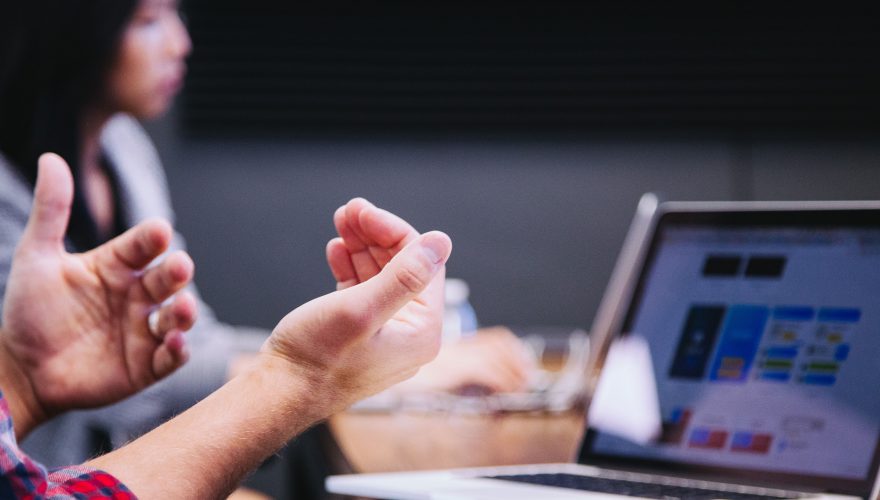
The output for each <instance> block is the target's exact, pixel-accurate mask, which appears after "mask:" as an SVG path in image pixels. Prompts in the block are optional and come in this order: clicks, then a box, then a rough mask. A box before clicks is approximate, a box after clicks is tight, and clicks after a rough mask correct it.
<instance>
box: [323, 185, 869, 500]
mask: <svg viewBox="0 0 880 500" xmlns="http://www.w3.org/2000/svg"><path fill="white" fill-rule="evenodd" d="M630 333H637V334H638V335H640V336H642V337H644V338H645V339H646V340H647V342H648V345H649V346H650V349H651V357H652V362H653V365H654V371H655V378H656V382H657V394H658V399H659V402H660V407H661V412H662V414H663V430H662V433H661V435H660V437H659V439H658V440H656V441H655V442H653V443H649V444H637V443H633V442H629V441H627V440H626V439H623V438H620V437H617V436H615V435H612V434H609V433H605V432H602V431H597V430H595V429H588V430H587V432H585V436H584V439H583V442H582V443H581V450H580V453H579V456H578V463H576V464H542V465H523V466H511V467H496V468H471V469H453V470H442V471H419V472H404V473H388V474H353V475H346V476H332V477H330V478H328V480H327V483H326V486H327V490H328V491H330V492H333V493H341V494H349V495H357V496H367V497H375V498H393V499H465V498H468V499H505V500H515V499H520V498H522V499H525V498H540V499H556V498H559V499H567V498H599V499H601V498H608V499H623V498H694V499H697V498H706V499H712V498H718V499H720V498H729V499H758V498H811V499H819V498H823V499H832V498H834V499H837V498H870V499H877V498H880V482H878V473H880V391H878V390H876V387H877V383H878V382H880V202H677V203H676V202H667V203H662V204H661V203H658V200H657V199H656V197H654V196H653V195H650V194H649V195H645V196H644V197H643V198H642V200H641V201H640V203H639V206H638V210H637V213H636V217H635V218H634V220H633V223H632V226H631V227H630V230H629V233H628V235H627V238H626V240H625V242H624V248H623V250H622V252H621V254H620V256H619V258H618V261H617V264H616V266H615V269H614V272H613V274H612V277H611V281H610V282H609V285H608V288H607V290H606V293H605V296H604V297H603V300H602V302H601V304H600V307H599V311H598V312H597V315H596V318H595V321H594V323H593V328H592V342H591V344H592V346H593V348H592V350H591V356H590V357H591V359H590V363H589V365H588V366H587V367H586V368H585V374H584V377H585V380H586V381H587V385H588V386H589V387H591V388H595V386H596V384H597V381H598V379H599V374H600V373H601V370H602V367H603V364H604V362H605V359H606V354H607V352H608V349H609V346H610V345H611V342H612V340H613V339H615V338H618V337H621V336H623V335H627V334H630ZM594 483H599V485H598V486H597V485H596V484H594ZM548 484H551V485H548ZM605 485H607V488H606V486H605ZM578 488H589V490H587V489H578ZM615 488H617V490H615ZM620 488H623V489H624V490H626V489H628V490H629V491H628V492H625V493H620V491H621V490H620ZM608 491H617V493H614V492H608ZM640 492H641V493H640Z"/></svg>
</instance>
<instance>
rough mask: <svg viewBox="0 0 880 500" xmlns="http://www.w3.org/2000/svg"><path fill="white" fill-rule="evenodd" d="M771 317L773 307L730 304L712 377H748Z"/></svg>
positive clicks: (722, 378)
mask: <svg viewBox="0 0 880 500" xmlns="http://www.w3.org/2000/svg"><path fill="white" fill-rule="evenodd" d="M769 316H770V310H769V308H768V307H766V306H753V305H735V306H731V308H730V312H729V314H728V315H727V322H726V324H725V325H724V331H723V332H722V334H721V341H720V343H719V347H718V353H717V354H716V355H715V361H714V362H713V363H712V370H711V372H710V376H709V379H710V380H720V381H732V382H737V381H744V380H745V379H746V377H747V375H748V373H749V368H751V366H752V363H753V362H754V360H755V354H757V352H758V345H759V344H760V343H761V337H762V336H763V335H764V327H765V326H766V325H767V319H768V318H769Z"/></svg>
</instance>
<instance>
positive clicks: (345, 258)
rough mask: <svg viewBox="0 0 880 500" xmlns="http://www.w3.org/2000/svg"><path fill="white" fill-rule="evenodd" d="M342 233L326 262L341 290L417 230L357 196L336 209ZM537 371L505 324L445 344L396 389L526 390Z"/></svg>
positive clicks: (381, 263) (383, 260)
mask: <svg viewBox="0 0 880 500" xmlns="http://www.w3.org/2000/svg"><path fill="white" fill-rule="evenodd" d="M333 222H334V225H335V226H336V230H337V232H338V233H339V237H338V238H335V239H333V240H330V243H328V244H327V263H328V264H329V265H330V270H331V271H332V272H333V276H334V278H336V282H337V285H336V286H337V288H338V289H345V288H347V287H350V286H353V285H355V284H357V283H361V282H363V281H365V280H368V279H370V278H372V277H373V276H375V275H376V274H377V273H378V272H379V270H380V269H382V267H383V266H385V265H386V264H387V263H388V261H390V260H391V258H392V257H393V256H394V255H396V254H397V253H398V252H400V250H401V249H402V248H403V247H405V246H406V245H407V244H408V243H409V242H411V241H412V240H413V239H414V238H416V237H418V232H417V231H416V230H415V229H413V227H412V226H410V225H409V224H408V223H407V222H406V221H404V220H403V219H401V218H399V217H397V216H396V215H394V214H391V213H389V212H387V211H385V210H382V209H380V208H377V207H375V206H374V205H372V204H371V203H370V202H368V201H367V200H364V199H363V198H355V199H353V200H351V201H349V202H348V203H347V204H345V205H344V206H342V207H340V208H339V209H338V210H336V213H335V214H334V216H333ZM534 369H535V366H534V363H533V362H532V361H530V359H529V358H528V356H526V354H525V351H524V350H523V347H522V344H521V343H520V341H519V339H518V338H517V337H516V336H515V335H514V334H513V333H512V332H511V331H510V330H508V329H506V328H501V327H498V328H493V329H487V330H483V331H481V332H480V333H479V334H478V335H476V336H475V337H471V338H467V339H462V340H461V341H460V342H455V343H452V344H448V345H444V346H443V347H442V348H441V349H440V353H439V354H438V355H437V358H436V359H434V360H433V361H431V362H430V363H428V364H426V365H425V366H424V367H422V369H421V370H420V371H419V373H418V375H416V376H415V377H413V378H412V379H410V380H407V381H406V382H403V383H402V384H400V386H399V387H395V389H394V390H395V391H397V392H424V391H456V390H459V389H462V388H466V387H468V386H477V387H481V388H485V389H486V390H487V391H488V392H513V391H517V390H522V389H523V388H524V387H525V386H526V384H527V383H528V376H529V374H530V373H531V372H533V370H534Z"/></svg>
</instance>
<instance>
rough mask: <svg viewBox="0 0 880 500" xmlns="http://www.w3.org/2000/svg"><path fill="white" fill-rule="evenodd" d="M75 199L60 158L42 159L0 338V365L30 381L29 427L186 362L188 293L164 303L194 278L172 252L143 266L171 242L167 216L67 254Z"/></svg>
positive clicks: (108, 399)
mask: <svg viewBox="0 0 880 500" xmlns="http://www.w3.org/2000/svg"><path fill="white" fill-rule="evenodd" d="M72 199H73V179H72V177H71V175H70V170H69V168H68V167H67V165H66V163H65V162H64V160H62V159H61V158H60V157H58V156H56V155H53V154H45V155H43V156H41V157H40V160H39V174H38V178H37V183H36V188H35V190H34V204H33V209H32V212H31V215H30V219H29V220H28V225H27V227H26V229H25V232H24V235H23V236H22V239H21V241H20V242H19V245H18V247H17V249H16V252H15V256H14V259H13V263H12V269H11V271H10V277H9V284H8V287H7V293H6V297H5V302H4V308H3V332H2V335H0V347H2V348H0V356H3V357H4V358H5V359H2V360H0V363H2V364H4V365H6V366H7V368H9V367H10V366H12V367H13V368H15V369H16V370H17V371H18V372H19V373H20V374H22V375H23V377H24V378H25V379H26V381H27V382H28V384H27V385H28V386H29V388H30V393H31V394H24V395H21V397H23V398H24V403H25V404H26V405H27V406H29V407H30V408H29V411H30V413H32V416H33V417H34V418H33V420H34V422H32V423H34V424H36V423H37V421H39V420H40V419H41V418H47V417H48V416H51V415H53V414H56V413H58V412H61V411H64V410H67V409H71V408H84V407H94V406H99V405H105V404H108V403H112V402H115V401H118V400H120V399H122V398H124V397H126V396H129V395H131V394H133V393H135V392H137V391H139V390H141V389H143V388H145V387H147V386H148V385H150V384H152V383H154V382H156V381H157V380H159V379H161V378H162V377H164V376H166V375H168V374H169V373H171V372H173V371H174V370H175V369H177V368H178V367H180V366H181V365H182V364H183V363H184V362H185V361H186V359H187V355H188V354H187V350H186V346H185V342H184V338H183V331H185V330H187V329H189V328H190V327H191V326H192V324H193V321H194V320H195V316H196V304H195V299H194V298H193V296H192V295H191V294H189V293H187V292H182V293H179V294H177V296H175V297H174V298H173V299H172V300H171V301H169V302H168V303H166V304H165V305H162V304H163V303H164V302H165V301H166V299H169V297H172V296H173V295H174V294H175V293H177V292H178V291H180V290H181V289H182V288H183V287H184V286H185V285H186V284H187V283H188V282H189V281H190V280H191V279H192V275H193V263H192V260H191V259H190V258H189V256H188V255H187V254H185V253H183V252H175V253H173V254H171V255H169V256H168V257H167V258H165V259H164V261H162V262H161V263H160V264H159V265H157V266H155V267H151V268H149V269H146V270H144V269H145V267H146V266H147V265H148V264H150V262H152V261H153V259H155V258H156V257H158V256H159V255H160V254H162V252H164V251H165V250H166V249H167V248H168V244H169V242H170V240H171V228H170V226H169V225H168V223H167V222H164V221H158V220H154V221H149V222H144V223H141V224H139V225H137V226H136V227H134V228H132V229H130V230H129V231H127V232H125V233H124V234H123V235H121V236H119V237H117V238H114V239H113V240H111V241H109V242H107V243H106V244H104V245H101V246H100V247H98V248H95V249H94V250H91V251H89V252H86V253H83V254H69V253H67V252H66V251H65V250H64V244H63V240H64V234H65V232H66V228H67V222H68V219H69V217H70V207H71V203H72ZM154 310H157V311H158V313H157V314H158V322H157V325H156V326H157V327H156V328H155V330H156V331H154V332H151V329H150V328H149V327H148V324H147V323H148V315H150V313H151V312H152V311H154ZM16 427H20V425H19V421H16Z"/></svg>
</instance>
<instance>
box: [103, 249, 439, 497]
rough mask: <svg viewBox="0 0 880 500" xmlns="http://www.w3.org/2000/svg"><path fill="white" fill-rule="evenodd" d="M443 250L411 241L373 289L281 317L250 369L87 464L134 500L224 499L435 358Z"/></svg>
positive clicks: (368, 285) (365, 286) (343, 293)
mask: <svg viewBox="0 0 880 500" xmlns="http://www.w3.org/2000/svg"><path fill="white" fill-rule="evenodd" d="M450 251H451V243H450V241H449V239H448V237H447V236H446V235H444V234H442V233H436V232H432V233H427V234H424V235H421V236H418V237H416V238H414V239H413V241H412V242H411V243H410V244H409V245H408V246H407V247H406V248H405V249H404V250H403V251H401V252H400V253H398V254H397V255H396V256H395V257H394V259H393V260H391V261H390V262H388V264H387V265H386V266H384V269H382V270H381V272H379V273H378V274H376V275H375V276H373V277H372V278H371V279H369V280H367V281H365V282H363V283H360V284H358V285H356V286H351V287H348V288H346V289H344V290H340V291H337V292H334V293H331V294H328V295H325V296H323V297H320V298H318V299H315V300H313V301H311V302H308V303H306V304H304V305H302V306H300V307H299V308H297V309H296V310H294V311H293V312H291V313H290V314H288V315H287V316H286V317H285V318H284V319H283V320H282V321H281V322H280V323H279V324H278V326H277V327H276V328H275V330H274V331H273V333H272V336H271V337H270V338H269V339H268V340H267V342H266V344H265V345H264V346H263V349H262V351H261V353H260V359H259V361H258V363H257V365H256V366H254V367H252V368H251V369H248V370H246V371H245V372H244V373H243V374H241V375H239V376H238V377H236V378H235V379H233V380H232V381H230V382H229V383H227V384H226V385H225V386H223V387H222V388H221V389H219V390H218V391H216V392H215V393H214V394H212V395H211V396H209V397H208V398H206V399H204V400H203V401H201V402H200V403H198V404H197V405H195V406H194V407H193V408H191V409H189V410H187V411H186V412H184V413H183V414H181V415H179V416H177V417H175V418H174V419H172V420H170V421H169V422H167V423H165V424H164V425H162V426H160V427H159V428H158V429H156V430H154V431H152V432H150V433H147V434H146V435H144V436H142V437H141V438H139V439H137V440H135V441H133V442H132V443H130V444H128V445H126V446H124V447H122V448H120V449H119V450H116V451H113V452H111V453H108V454H107V455H104V456H101V457H98V458H96V459H94V460H92V461H91V462H89V463H88V465H89V466H92V467H97V468H100V469H103V470H106V471H108V472H109V473H111V474H113V475H114V476H116V477H118V478H119V479H121V480H122V481H123V482H124V483H125V484H126V485H128V486H129V487H130V488H131V489H132V491H133V492H135V494H137V495H138V496H139V497H140V498H147V499H149V498H196V497H198V498H216V497H221V496H222V495H224V494H228V493H229V491H231V489H232V488H233V487H234V486H235V485H236V484H238V482H239V481H240V480H241V478H242V477H244V475H245V474H247V473H248V472H249V471H251V470H252V469H253V468H254V467H256V466H257V465H258V464H259V463H260V462H261V461H262V460H263V459H264V458H265V457H267V456H268V455H270V454H271V453H273V452H274V451H276V450H277V449H279V448H280V447H281V446H282V445H283V444H284V443H286V442H287V441H289V440H290V439H291V438H292V437H293V436H295V435H296V434H298V433H300V432H302V431H303V430H304V429H306V428H307V427H308V426H310V425H312V424H314V423H315V422H317V421H318V420H321V419H323V418H325V417H327V416H329V415H331V414H333V413H335V412H337V411H339V410H341V409H343V408H345V407H347V406H348V405H350V404H351V403H353V402H354V401H357V400H359V399H362V398H363V397H365V396H368V395H371V394H374V393H376V392H378V391H380V390H382V389H384V388H386V387H387V386H388V385H390V384H393V383H396V382H399V381H401V380H404V379H406V378H408V377H410V376H412V375H413V374H414V373H415V372H416V371H417V370H418V367H419V366H420V365H422V364H424V363H425V362H427V361H429V360H430V359H432V358H433V357H434V356H435V355H436V353H437V350H438V348H439V344H440V329H441V316H442V307H443V284H444V273H445V268H444V263H445V262H446V260H447V259H448V257H449V253H450Z"/></svg>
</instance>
